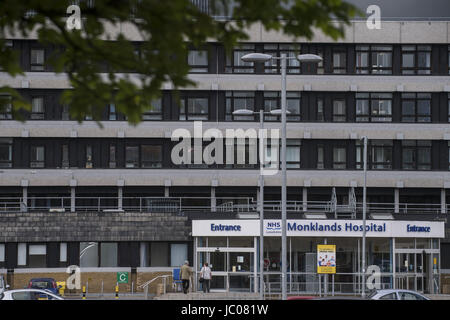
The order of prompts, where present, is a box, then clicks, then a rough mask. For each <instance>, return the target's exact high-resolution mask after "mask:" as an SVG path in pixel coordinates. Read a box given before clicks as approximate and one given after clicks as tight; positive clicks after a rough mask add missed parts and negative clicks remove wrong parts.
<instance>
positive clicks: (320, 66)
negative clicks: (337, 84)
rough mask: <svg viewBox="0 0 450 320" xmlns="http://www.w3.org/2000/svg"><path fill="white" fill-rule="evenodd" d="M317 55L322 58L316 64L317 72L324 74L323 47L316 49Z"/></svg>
mask: <svg viewBox="0 0 450 320" xmlns="http://www.w3.org/2000/svg"><path fill="white" fill-rule="evenodd" d="M317 55H318V56H319V57H321V58H322V60H321V61H320V62H318V63H317V64H316V67H317V74H324V73H325V69H324V65H323V49H322V48H318V49H317ZM313 65H314V64H313Z"/></svg>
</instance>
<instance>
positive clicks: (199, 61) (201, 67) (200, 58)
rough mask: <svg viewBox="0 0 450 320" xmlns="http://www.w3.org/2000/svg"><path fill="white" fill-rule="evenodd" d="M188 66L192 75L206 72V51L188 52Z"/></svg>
mask: <svg viewBox="0 0 450 320" xmlns="http://www.w3.org/2000/svg"><path fill="white" fill-rule="evenodd" d="M188 65H189V66H190V67H191V70H190V72H192V73H207V72H208V50H189V53H188Z"/></svg>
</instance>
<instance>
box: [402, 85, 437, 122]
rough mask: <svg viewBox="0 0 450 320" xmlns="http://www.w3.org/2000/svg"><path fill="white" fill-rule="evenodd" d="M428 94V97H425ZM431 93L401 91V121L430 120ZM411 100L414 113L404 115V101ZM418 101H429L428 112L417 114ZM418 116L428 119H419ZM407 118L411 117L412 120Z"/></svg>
mask: <svg viewBox="0 0 450 320" xmlns="http://www.w3.org/2000/svg"><path fill="white" fill-rule="evenodd" d="M425 96H428V97H425ZM431 99H432V97H431V93H425V92H423V93H422V92H417V93H416V92H407V93H406V92H405V93H402V94H401V96H400V105H401V122H407V123H408V122H409V123H430V122H431V112H432V108H431V105H432V103H431ZM411 101H412V102H413V103H414V114H413V115H405V114H404V105H403V103H404V102H411ZM420 101H429V105H428V107H429V114H425V113H424V114H419V113H418V107H419V102H420ZM420 118H422V119H423V118H427V119H428V121H419V120H420ZM408 119H413V121H412V120H408Z"/></svg>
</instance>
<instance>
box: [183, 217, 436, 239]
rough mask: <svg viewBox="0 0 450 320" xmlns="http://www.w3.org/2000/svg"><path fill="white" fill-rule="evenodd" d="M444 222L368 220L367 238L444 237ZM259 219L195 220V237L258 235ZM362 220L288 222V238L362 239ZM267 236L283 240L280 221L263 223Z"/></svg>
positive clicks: (193, 223)
mask: <svg viewBox="0 0 450 320" xmlns="http://www.w3.org/2000/svg"><path fill="white" fill-rule="evenodd" d="M444 224H445V222H444V221H396V220H366V236H367V237H382V238H444V237H445V230H444ZM259 229H260V228H259V220H240V219H239V220H238V219H235V220H193V221H192V236H193V237H205V236H207V237H214V236H217V237H223V236H228V237H233V236H238V237H245V236H259ZM362 234H363V221H362V220H307V219H288V220H287V236H289V237H362ZM264 236H267V237H270V236H275V237H280V236H281V220H279V219H278V220H276V219H270V220H264Z"/></svg>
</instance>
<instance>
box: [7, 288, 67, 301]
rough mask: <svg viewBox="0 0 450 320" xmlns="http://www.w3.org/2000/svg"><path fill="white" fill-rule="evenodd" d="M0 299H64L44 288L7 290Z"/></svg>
mask: <svg viewBox="0 0 450 320" xmlns="http://www.w3.org/2000/svg"><path fill="white" fill-rule="evenodd" d="M0 300H64V299H63V298H61V297H60V296H58V295H56V294H53V293H51V292H50V291H47V290H42V289H17V290H6V291H4V292H3V293H1V294H0Z"/></svg>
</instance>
